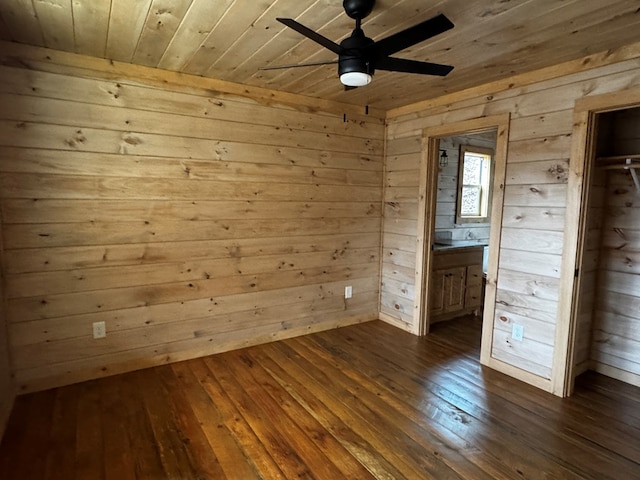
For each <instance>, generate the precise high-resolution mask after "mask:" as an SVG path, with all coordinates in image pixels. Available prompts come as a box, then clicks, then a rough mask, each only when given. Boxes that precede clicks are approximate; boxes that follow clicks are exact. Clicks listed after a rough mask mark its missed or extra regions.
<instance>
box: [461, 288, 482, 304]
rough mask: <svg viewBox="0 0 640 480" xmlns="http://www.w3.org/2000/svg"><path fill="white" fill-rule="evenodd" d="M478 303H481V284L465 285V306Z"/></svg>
mask: <svg viewBox="0 0 640 480" xmlns="http://www.w3.org/2000/svg"><path fill="white" fill-rule="evenodd" d="M480 305H482V284H480V285H467V291H466V292H465V296H464V306H465V308H473V307H479V306H480Z"/></svg>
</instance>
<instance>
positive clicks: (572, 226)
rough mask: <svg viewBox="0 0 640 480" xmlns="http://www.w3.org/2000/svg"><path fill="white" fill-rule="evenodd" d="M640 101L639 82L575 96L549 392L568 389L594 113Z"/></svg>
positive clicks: (571, 376)
mask: <svg viewBox="0 0 640 480" xmlns="http://www.w3.org/2000/svg"><path fill="white" fill-rule="evenodd" d="M635 107H640V88H638V87H635V88H633V89H629V90H621V91H618V92H614V93H607V94H603V95H595V96H591V97H584V98H580V99H578V100H576V102H575V106H574V110H573V133H572V144H571V161H570V162H569V179H568V185H567V190H568V191H567V204H566V205H567V208H566V217H565V229H564V240H563V250H562V252H563V254H562V264H561V268H560V289H559V294H560V300H559V302H558V318H557V327H556V336H555V345H556V348H555V350H554V358H553V367H552V370H551V389H552V393H553V394H555V395H558V396H561V397H567V396H569V395H571V394H572V393H573V388H574V383H575V376H574V367H575V365H574V356H575V342H576V338H577V335H576V333H577V322H578V305H579V301H580V298H579V292H580V283H581V281H582V278H581V270H582V269H581V266H582V261H583V252H584V243H585V233H586V232H585V229H586V212H587V209H588V200H589V193H590V188H589V183H590V178H591V169H592V163H593V157H594V155H595V140H596V133H597V132H596V128H595V127H596V119H597V116H598V114H600V113H606V112H612V111H616V110H624V109H627V108H635Z"/></svg>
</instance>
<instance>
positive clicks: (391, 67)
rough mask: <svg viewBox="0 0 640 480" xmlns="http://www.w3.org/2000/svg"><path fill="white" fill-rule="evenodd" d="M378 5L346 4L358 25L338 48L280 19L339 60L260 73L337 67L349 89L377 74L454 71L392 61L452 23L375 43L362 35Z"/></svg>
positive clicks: (441, 19)
mask: <svg viewBox="0 0 640 480" xmlns="http://www.w3.org/2000/svg"><path fill="white" fill-rule="evenodd" d="M374 5H375V0H344V1H343V2H342V6H343V7H344V10H345V12H346V13H347V15H348V16H349V17H351V18H353V19H355V21H356V27H355V29H354V30H353V32H352V33H351V36H349V37H347V38H345V39H344V40H342V41H341V42H340V44H337V43H335V42H333V41H332V40H329V39H328V38H326V37H324V36H322V35H320V34H319V33H317V32H315V31H313V30H311V29H310V28H308V27H305V26H304V25H302V24H301V23H298V22H296V21H295V20H293V19H292V18H277V19H276V20H278V21H279V22H280V23H283V24H284V25H286V26H287V27H289V28H292V29H293V30H295V31H296V32H298V33H301V34H302V35H304V36H305V37H307V38H309V39H311V40H313V41H314V42H316V43H318V44H320V45H322V46H323V47H325V48H327V49H329V50H331V51H332V52H333V53H335V54H336V55H338V60H333V61H328V62H312V63H303V64H294V65H280V66H270V67H263V68H261V70H277V69H282V68H293V67H308V66H317V65H329V64H334V63H337V64H338V74H339V76H340V81H341V82H342V84H343V85H345V87H346V88H347V89H350V88H356V87H362V86H364V85H367V84H369V83H370V82H371V79H372V76H373V74H374V72H375V71H376V70H388V71H392V72H405V73H418V74H422V75H438V76H445V75H447V74H448V73H449V72H450V71H451V70H453V67H452V66H450V65H440V64H438V63H430V62H420V61H416V60H407V59H404V58H396V57H391V56H390V55H393V54H394V53H397V52H399V51H400V50H404V49H405V48H408V47H411V46H412V45H415V44H417V43H420V42H422V41H424V40H427V39H429V38H431V37H435V36H436V35H439V34H441V33H443V32H446V31H447V30H449V29H451V28H453V26H454V25H453V23H451V21H450V20H449V19H448V18H447V17H446V16H444V15H443V14H440V15H436V16H435V17H433V18H430V19H429V20H425V21H424V22H421V23H419V24H417V25H414V26H413V27H410V28H407V29H405V30H402V31H400V32H398V33H394V34H393V35H390V36H388V37H386V38H383V39H382V40H378V41H376V42H374V41H373V40H372V39H370V38H368V37H366V36H365V34H364V32H363V31H362V28H361V24H362V19H364V18H365V17H367V16H368V15H369V14H370V13H371V11H372V10H373V7H374Z"/></svg>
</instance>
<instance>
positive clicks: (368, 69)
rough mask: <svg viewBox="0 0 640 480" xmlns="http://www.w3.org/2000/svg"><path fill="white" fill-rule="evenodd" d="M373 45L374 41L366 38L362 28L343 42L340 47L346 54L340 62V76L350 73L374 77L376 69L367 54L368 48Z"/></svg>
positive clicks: (343, 54)
mask: <svg viewBox="0 0 640 480" xmlns="http://www.w3.org/2000/svg"><path fill="white" fill-rule="evenodd" d="M373 44H374V42H373V40H372V39H370V38H369V37H366V36H365V34H364V32H363V31H362V29H361V28H356V29H355V30H354V31H353V33H352V34H351V36H350V37H347V38H345V39H344V40H342V42H340V46H341V47H342V48H343V49H344V52H343V53H342V54H341V55H340V57H339V60H338V75H342V74H344V73H349V72H361V73H368V74H369V75H373V72H374V69H375V67H374V65H373V64H372V62H371V60H370V59H369V58H368V56H367V55H366V54H365V52H366V51H367V47H369V46H371V45H373Z"/></svg>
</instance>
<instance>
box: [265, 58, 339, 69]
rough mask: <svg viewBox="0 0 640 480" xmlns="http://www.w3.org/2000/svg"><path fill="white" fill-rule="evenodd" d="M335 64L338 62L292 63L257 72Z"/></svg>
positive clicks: (272, 66) (269, 67) (271, 66)
mask: <svg viewBox="0 0 640 480" xmlns="http://www.w3.org/2000/svg"><path fill="white" fill-rule="evenodd" d="M336 63H338V60H329V61H326V62H309V63H293V64H291V65H270V66H268V67H260V68H259V69H258V70H281V69H283V68H297V67H317V66H319V65H335V64H336Z"/></svg>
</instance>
